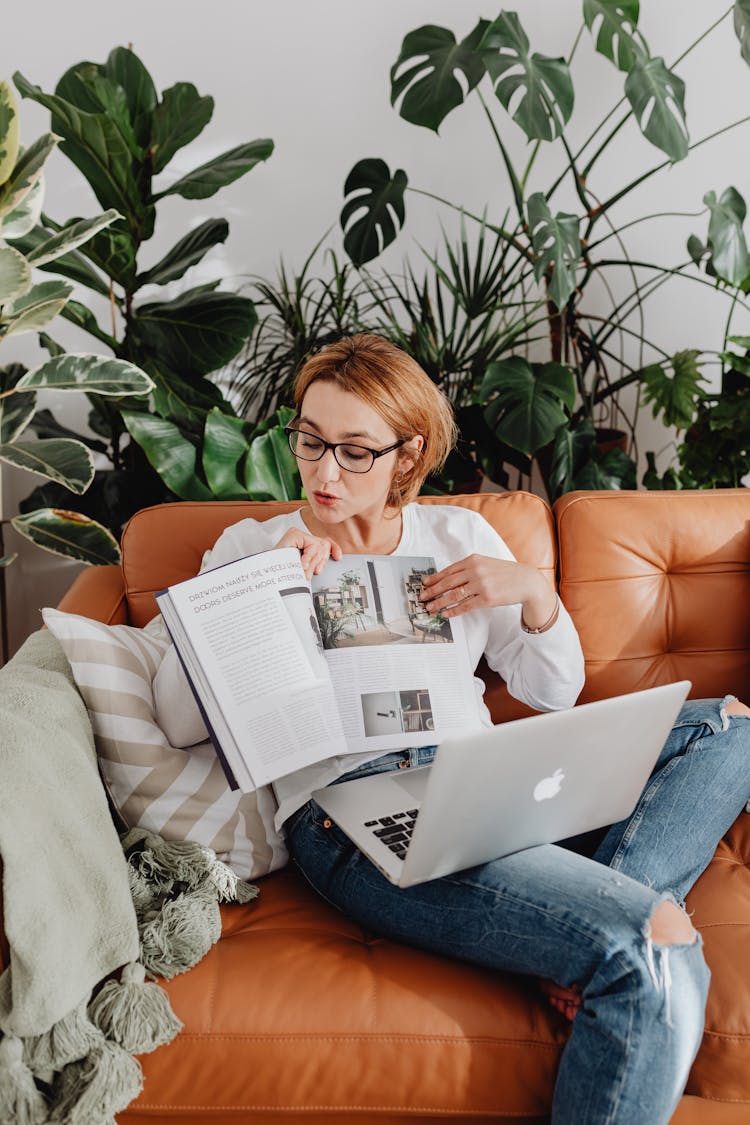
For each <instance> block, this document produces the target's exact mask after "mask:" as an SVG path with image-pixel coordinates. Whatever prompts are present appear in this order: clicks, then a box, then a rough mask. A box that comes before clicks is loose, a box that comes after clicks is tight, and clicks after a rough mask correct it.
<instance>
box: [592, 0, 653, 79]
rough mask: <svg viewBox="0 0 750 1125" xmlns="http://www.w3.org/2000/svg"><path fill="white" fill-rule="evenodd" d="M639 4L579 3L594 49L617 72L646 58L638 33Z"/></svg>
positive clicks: (622, 0)
mask: <svg viewBox="0 0 750 1125" xmlns="http://www.w3.org/2000/svg"><path fill="white" fill-rule="evenodd" d="M639 8H640V4H639V0H583V18H584V20H585V21H586V26H587V28H588V29H589V31H590V32H591V34H592V36H593V37H594V42H595V44H596V49H597V51H598V52H599V54H600V55H604V56H605V58H608V59H610V60H611V62H613V63H614V64H615V66H616V67H617V68H618V69H619V70H625V71H629V70H630V69H631V67H632V66H633V65H634V63H636V62H638V61H640V60H641V59H643V58H648V52H647V51H646V50H645V49H644V44H643V40H642V39H641V36H640V34H639V32H638V27H637V25H638V16H639Z"/></svg>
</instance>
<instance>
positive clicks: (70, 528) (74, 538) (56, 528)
mask: <svg viewBox="0 0 750 1125" xmlns="http://www.w3.org/2000/svg"><path fill="white" fill-rule="evenodd" d="M10 522H11V523H12V525H13V527H14V528H15V530H16V531H17V532H18V533H19V535H23V536H25V537H26V538H27V539H30V540H31V541H32V543H35V544H36V545H37V547H41V548H42V549H43V550H45V551H51V552H52V554H53V555H64V556H65V557H66V558H69V559H76V560H77V561H78V562H84V563H88V564H89V565H90V566H111V565H115V564H117V563H119V561H120V548H119V547H118V545H117V540H116V539H115V537H114V536H113V535H112V533H111V532H110V531H108V530H107V528H106V527H102V525H101V524H100V523H97V522H96V520H92V519H89V517H88V516H84V515H81V513H80V512H69V511H66V510H65V509H64V508H37V510H36V511H35V512H29V513H28V514H27V515H25V516H15V518H14V519H12V520H11V521H10Z"/></svg>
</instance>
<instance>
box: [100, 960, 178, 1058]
mask: <svg viewBox="0 0 750 1125" xmlns="http://www.w3.org/2000/svg"><path fill="white" fill-rule="evenodd" d="M89 1016H90V1018H91V1020H92V1022H93V1023H95V1024H96V1026H97V1027H98V1028H99V1029H100V1031H102V1032H103V1034H104V1035H105V1036H106V1037H107V1039H112V1040H114V1042H115V1043H117V1044H118V1045H119V1046H120V1047H122V1048H123V1049H124V1050H126V1051H128V1052H129V1053H130V1054H131V1055H144V1054H147V1053H148V1052H149V1051H153V1050H155V1049H156V1048H157V1047H161V1046H163V1045H164V1044H165V1043H169V1042H170V1041H171V1040H172V1039H174V1037H175V1035H177V1033H178V1031H180V1030H181V1029H182V1026H183V1024H182V1021H181V1020H179V1019H178V1018H177V1016H176V1015H175V1014H174V1012H173V1011H172V1009H171V1007H170V1005H169V998H168V997H167V994H166V992H164V990H163V989H162V988H160V987H159V985H158V984H151V983H149V982H147V981H146V969H145V966H144V965H142V964H141V963H140V962H139V961H135V962H133V964H132V965H126V966H125V968H124V969H123V970H122V974H121V976H120V980H119V981H115V980H109V981H107V982H106V984H104V985H103V986H102V987H101V988H100V989H99V991H98V992H97V994H96V996H95V997H94V999H93V1000H92V1001H91V1003H90V1004H89Z"/></svg>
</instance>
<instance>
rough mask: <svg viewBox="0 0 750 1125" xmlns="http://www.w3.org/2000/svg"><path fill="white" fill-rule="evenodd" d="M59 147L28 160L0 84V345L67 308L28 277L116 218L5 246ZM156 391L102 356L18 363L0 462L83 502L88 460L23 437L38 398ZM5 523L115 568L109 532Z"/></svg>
mask: <svg viewBox="0 0 750 1125" xmlns="http://www.w3.org/2000/svg"><path fill="white" fill-rule="evenodd" d="M57 142H58V138H57V137H56V136H54V135H52V134H47V135H46V136H44V137H42V138H40V140H39V141H37V142H36V143H35V144H34V145H32V146H31V147H30V149H28V150H26V152H25V153H24V152H22V151H21V149H20V145H19V140H18V106H17V103H16V100H15V96H14V94H13V91H12V89H11V87H10V86H9V85H8V83H7V82H0V345H3V344H5V341H6V340H7V339H8V338H9V337H11V336H18V335H20V334H21V333H26V332H34V331H38V330H39V329H41V328H43V327H46V326H47V325H48V324H49V323H50V321H52V320H53V319H54V318H55V317H56V316H58V315H59V314H60V313H62V312H63V311H64V310H65V307H66V305H67V304H68V301H69V299H70V294H71V292H72V286H70V285H68V284H66V283H64V282H60V281H44V282H39V283H36V284H35V283H34V281H33V269H34V267H35V266H41V265H45V264H47V263H50V262H53V261H55V260H56V259H57V258H58V257H61V256H63V255H65V254H69V253H73V252H75V251H76V250H77V248H78V247H79V246H82V245H84V244H85V243H86V241H87V240H88V239H90V238H91V237H93V236H94V235H95V234H96V233H97V232H98V231H101V230H103V229H105V228H106V227H107V226H109V225H110V224H111V223H113V222H115V221H116V220H117V219H118V218H119V215H118V213H117V212H116V211H114V210H109V211H106V212H105V213H104V214H103V215H99V216H97V217H96V218H93V219H85V220H78V221H76V222H73V223H70V224H68V225H67V226H65V227H62V228H61V229H60V230H59V231H58V232H57V233H56V234H55V235H53V236H50V237H49V238H46V239H44V240H41V241H40V242H39V243H38V245H37V247H36V248H35V250H34V251H33V252H31V253H29V254H24V253H22V252H21V251H20V250H19V249H18V248H16V247H14V246H10V245H8V243H7V241H6V238H7V237H10V236H11V235H12V236H13V238H14V239H18V238H22V237H23V236H24V234H25V233H27V232H28V230H30V229H31V228H32V227H33V226H34V224H35V223H36V221H37V218H38V212H39V210H40V208H41V200H42V193H43V184H42V169H43V166H44V160H46V158H47V157H48V156H49V154H50V153H51V152H52V151H53V150H54V148H55V145H56V144H57ZM29 154H34V155H33V158H30V156H29ZM42 154H43V158H42ZM30 197H31V199H30ZM153 385H154V384H153V382H152V380H151V379H150V378H149V377H148V376H147V375H146V374H145V372H143V371H141V370H140V369H139V368H138V367H136V366H134V365H133V364H132V363H129V362H127V361H126V360H123V359H113V358H110V357H107V356H99V355H88V354H83V355H81V354H75V355H73V354H69V353H60V354H57V355H55V356H53V357H52V358H50V359H48V360H46V361H45V362H44V363H41V364H40V365H39V366H37V367H35V368H34V369H33V370H32V371H27V370H26V369H25V368H24V367H22V366H21V365H20V364H17V363H11V364H8V365H6V366H3V367H0V461H3V462H5V463H6V464H9V465H13V466H15V467H16V468H20V469H26V470H28V471H30V472H32V473H36V474H38V475H39V476H42V477H45V478H46V479H47V480H51V481H55V482H57V483H58V484H59V485H61V486H62V487H63V488H64V489H66V490H67V491H69V492H71V493H74V494H76V495H80V494H81V493H83V492H85V491H86V489H87V488H88V487H89V485H90V484H91V481H92V479H93V476H94V463H93V459H92V456H91V452H90V450H89V449H88V447H87V446H86V445H85V444H84V443H83V442H81V441H78V440H75V439H72V438H69V437H57V438H36V439H34V438H30V437H28V434H27V431H28V430H29V428H30V426H31V424H32V422H33V419H34V416H35V413H36V405H37V394H38V392H40V391H43V390H54V391H75V392H78V393H80V392H81V391H88V392H96V394H98V395H106V396H112V395H116V396H122V395H130V396H133V397H134V398H137V397H140V396H144V395H147V394H148V393H149V392H150V391H151V389H152V388H153ZM10 522H11V524H12V525H13V527H14V528H15V529H16V530H17V531H18V532H20V533H21V534H22V535H25V536H26V537H27V538H29V539H32V540H33V541H34V542H35V543H37V544H39V545H40V546H42V547H44V548H46V549H47V550H50V551H53V552H55V553H57V554H62V555H67V556H69V557H71V558H75V559H78V560H80V561H83V562H88V563H102V562H114V561H117V560H118V559H119V549H118V546H117V542H116V540H114V539H113V537H112V536H111V535H110V533H109V532H108V531H107V529H106V528H104V527H102V526H101V525H100V524H98V523H96V521H93V520H90V519H88V518H85V517H80V516H78V515H77V514H75V513H70V512H67V511H65V510H53V509H40V510H37V511H34V512H31V513H29V514H27V515H25V516H16V517H14V518H13V519H11V521H10Z"/></svg>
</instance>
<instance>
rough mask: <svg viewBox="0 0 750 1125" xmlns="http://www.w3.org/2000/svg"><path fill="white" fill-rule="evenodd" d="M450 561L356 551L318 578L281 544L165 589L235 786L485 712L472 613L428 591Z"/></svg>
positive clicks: (439, 730) (415, 736)
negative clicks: (435, 601)
mask: <svg viewBox="0 0 750 1125" xmlns="http://www.w3.org/2000/svg"><path fill="white" fill-rule="evenodd" d="M436 569H437V568H436V566H435V561H434V559H432V558H416V557H407V556H401V555H373V556H367V555H346V556H344V558H343V559H341V560H340V561H339V562H335V561H333V560H329V562H328V563H327V564H326V567H325V569H324V570H323V572H322V574H319V575H315V576H314V577H313V579H312V582H308V581H307V579H306V578H305V573H304V571H303V569H302V565H301V563H300V555H299V552H298V551H297V550H296V549H294V548H290V547H280V548H276V549H274V550H270V551H262V552H260V553H259V554H255V555H250V556H247V557H246V558H242V559H236V560H234V561H233V562H231V563H225V564H224V565H223V566H219V567H216V568H214V569H212V570H207V571H204V572H203V573H202V574H199V575H197V576H196V577H195V578H189V579H187V581H185V582H179V583H177V584H176V585H174V586H170V587H168V589H166V590H162V591H161V592H160V593H158V594H157V595H156V600H157V603H158V605H159V609H160V611H161V613H162V616H163V618H164V620H165V622H166V624H167V627H168V629H169V632H170V634H171V636H172V639H173V641H174V643H175V646H176V648H177V652H178V655H179V657H180V660H181V661H182V664H183V667H184V669H185V672H186V673H187V676H188V679H189V681H190V685H191V687H192V689H193V693H194V695H195V698H196V700H197V702H198V706H199V707H200V709H201V712H202V714H203V717H204V719H205V721H206V726H207V727H208V731H209V734H210V736H211V740H212V742H213V744H214V746H215V747H216V751H217V753H218V755H219V757H220V759H221V762H222V765H223V766H224V770H225V772H226V775H227V779H228V781H229V784H230V785H231V786H232V788H235V789H237V788H239V789H241V790H243V791H245V792H250V791H252V790H253V789H256V788H258V786H261V785H267V784H268V783H269V782H271V781H275V780H276V779H277V778H279V777H283V776H284V775H285V774H288V773H292V772H293V771H294V770H298V769H301V768H302V767H304V766H309V765H312V764H313V763H315V762H318V761H322V760H323V759H325V758H329V757H331V756H332V755H335V754H345V753H357V752H369V751H372V752H373V753H374V754H377V753H378V752H380V751H387V750H395V749H399V748H401V747H405V746H429V745H432V744H433V743H436V742H439V741H440V740H442V739H443V738H445V737H446V736H447V735H449V734H456V733H459V732H466V731H467V730H468V729H470V728H471V727H476V726H478V725H480V717H479V707H478V704H477V696H476V691H475V689H474V685H473V677H472V668H471V666H470V662H469V654H468V649H467V645H466V638H465V634H464V630H463V625H462V622H461V621H460V619H458V618H454V619H452V620H450V621H448V620H446V619H445V618H443V617H441V616H440V615H433V614H430V613H428V612H427V611H426V610H425V608H424V606H423V604H422V602H421V601H420V594H421V591H422V580H423V578H424V576H425V575H427V574H430V573H434V571H435V570H436Z"/></svg>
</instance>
